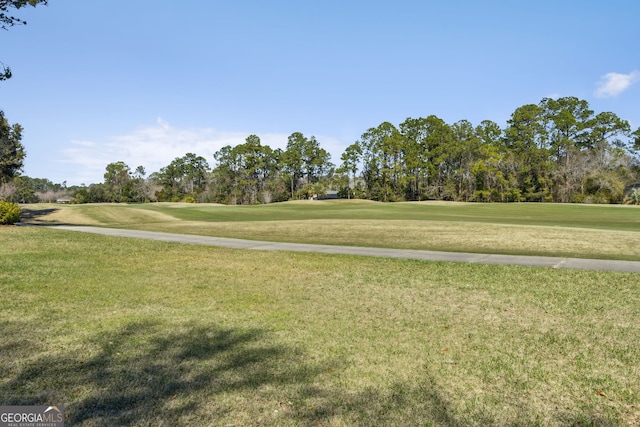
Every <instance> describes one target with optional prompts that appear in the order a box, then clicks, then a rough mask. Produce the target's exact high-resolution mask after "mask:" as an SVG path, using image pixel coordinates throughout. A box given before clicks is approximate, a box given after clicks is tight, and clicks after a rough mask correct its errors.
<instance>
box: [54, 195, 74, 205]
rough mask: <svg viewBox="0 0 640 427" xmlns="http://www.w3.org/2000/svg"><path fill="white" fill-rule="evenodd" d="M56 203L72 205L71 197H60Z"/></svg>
mask: <svg viewBox="0 0 640 427" xmlns="http://www.w3.org/2000/svg"><path fill="white" fill-rule="evenodd" d="M56 203H61V204H65V205H66V204H69V203H71V197H60V198H58V199H56Z"/></svg>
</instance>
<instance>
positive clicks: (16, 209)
mask: <svg viewBox="0 0 640 427" xmlns="http://www.w3.org/2000/svg"><path fill="white" fill-rule="evenodd" d="M16 222H20V206H18V205H16V204H15V203H9V202H3V201H0V224H3V225H5V224H15V223H16Z"/></svg>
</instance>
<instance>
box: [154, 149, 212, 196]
mask: <svg viewBox="0 0 640 427" xmlns="http://www.w3.org/2000/svg"><path fill="white" fill-rule="evenodd" d="M208 175H209V164H208V163H207V160H206V159H205V158H204V157H202V156H197V155H195V154H193V153H187V154H186V155H184V156H183V157H177V158H175V159H174V160H173V161H172V162H171V163H170V164H169V165H167V166H165V167H163V168H162V169H160V171H159V172H158V173H157V175H156V179H157V182H158V184H159V185H160V186H161V187H162V190H160V191H159V192H158V193H157V194H156V195H157V197H158V201H173V202H178V201H180V200H182V199H183V198H184V197H186V196H190V197H193V198H194V199H195V200H198V199H199V198H200V196H201V195H202V193H204V191H205V190H206V186H207V178H208Z"/></svg>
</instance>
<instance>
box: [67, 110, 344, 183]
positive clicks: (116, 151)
mask: <svg viewBox="0 0 640 427" xmlns="http://www.w3.org/2000/svg"><path fill="white" fill-rule="evenodd" d="M249 135H251V133H250V132H249V133H247V132H231V131H220V130H216V129H213V128H189V129H180V128H175V127H173V126H171V125H170V124H169V123H167V122H166V121H164V120H163V119H161V118H159V119H158V120H157V122H156V123H155V124H154V125H149V126H144V127H141V128H139V129H136V130H134V131H132V132H131V133H129V134H125V135H120V136H116V137H113V138H110V139H108V140H107V141H105V142H102V143H99V142H95V141H71V143H70V145H69V146H68V147H67V148H65V149H63V150H62V154H63V157H64V162H65V163H67V164H68V165H69V166H70V167H68V168H67V173H68V175H67V181H68V182H69V184H70V185H73V184H82V183H84V184H91V183H98V182H102V181H103V176H104V172H105V168H106V166H107V165H108V164H109V163H113V162H117V161H123V162H125V163H126V164H127V165H128V166H129V167H130V168H131V169H135V168H136V167H138V166H144V168H145V170H146V171H147V173H148V174H150V173H152V172H157V171H159V170H160V168H162V167H164V166H167V165H168V164H169V163H170V162H171V161H172V160H173V159H175V158H177V157H182V156H184V155H185V154H186V153H195V154H197V155H199V156H202V157H204V158H205V159H206V160H207V162H209V164H210V165H211V166H213V163H214V158H213V155H214V153H215V152H217V151H218V150H220V149H221V148H222V147H224V146H226V145H230V146H236V145H239V144H243V143H244V142H245V139H246V138H247V136H249ZM257 135H258V136H259V137H260V141H261V143H262V145H268V146H269V147H271V148H273V149H276V148H281V149H283V150H284V149H285V148H286V145H287V138H288V136H289V134H277V133H270V134H259V133H257ZM305 135H306V134H305ZM306 136H308V137H309V136H311V134H309V135H306ZM316 138H317V139H318V142H319V143H320V146H321V147H322V148H324V149H325V150H327V151H329V152H330V153H331V154H332V161H333V162H334V163H339V156H340V154H341V153H342V150H343V146H342V144H341V143H340V141H338V140H337V139H336V138H332V137H322V136H319V135H316ZM336 156H337V157H336Z"/></svg>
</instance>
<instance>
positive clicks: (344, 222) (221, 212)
mask: <svg viewBox="0 0 640 427" xmlns="http://www.w3.org/2000/svg"><path fill="white" fill-rule="evenodd" d="M24 210H25V213H26V216H27V218H26V219H25V220H26V221H31V222H36V223H53V224H55V223H67V224H89V225H101V226H106V227H119V228H136V229H142V230H152V231H167V232H174V233H187V234H199V235H209V236H218V237H235V238H243V239H252V240H268V241H281V242H297V243H320V244H331V245H348V246H369V247H387V248H402V249H424V250H440V251H454V252H476V253H502V254H513V255H546V256H561V257H575V258H603V259H623V260H640V245H639V244H638V241H640V208H638V207H631V206H610V205H609V206H585V205H570V204H562V205H561V204H533V203H528V204H525V203H513V204H480V203H475V204H474V203H441V202H427V203H375V202H368V201H347V200H336V201H313V202H309V201H304V202H289V203H275V204H271V205H259V206H221V205H189V204H165V203H157V204H141V205H76V206H74V205H72V206H56V205H29V206H25V207H24Z"/></svg>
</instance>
